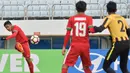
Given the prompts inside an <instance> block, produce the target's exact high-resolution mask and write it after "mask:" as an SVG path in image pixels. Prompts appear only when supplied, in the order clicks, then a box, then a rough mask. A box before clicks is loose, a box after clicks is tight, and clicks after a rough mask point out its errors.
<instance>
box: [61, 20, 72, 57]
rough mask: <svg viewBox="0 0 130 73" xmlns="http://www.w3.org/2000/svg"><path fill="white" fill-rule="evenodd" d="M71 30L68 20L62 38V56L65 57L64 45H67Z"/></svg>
mask: <svg viewBox="0 0 130 73" xmlns="http://www.w3.org/2000/svg"><path fill="white" fill-rule="evenodd" d="M71 29H72V23H71V20H70V19H69V21H68V25H67V32H66V35H65V38H64V44H63V48H62V55H65V52H66V45H67V43H68V41H69V38H70V33H71Z"/></svg>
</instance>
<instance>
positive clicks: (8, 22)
mask: <svg viewBox="0 0 130 73" xmlns="http://www.w3.org/2000/svg"><path fill="white" fill-rule="evenodd" d="M6 25H12V23H11V22H10V21H9V20H8V21H6V22H5V23H4V26H6Z"/></svg>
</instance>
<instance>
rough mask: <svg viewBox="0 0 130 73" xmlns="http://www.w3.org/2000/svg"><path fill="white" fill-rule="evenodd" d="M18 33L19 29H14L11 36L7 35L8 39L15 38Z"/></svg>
mask: <svg viewBox="0 0 130 73" xmlns="http://www.w3.org/2000/svg"><path fill="white" fill-rule="evenodd" d="M17 34H18V30H13V34H12V35H10V36H8V37H6V40H9V39H12V38H15V37H16V35H17Z"/></svg>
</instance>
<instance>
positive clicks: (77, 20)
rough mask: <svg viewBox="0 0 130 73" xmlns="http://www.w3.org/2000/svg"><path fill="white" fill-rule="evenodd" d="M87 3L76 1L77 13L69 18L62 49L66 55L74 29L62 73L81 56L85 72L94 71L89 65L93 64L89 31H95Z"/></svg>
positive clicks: (65, 72)
mask: <svg viewBox="0 0 130 73" xmlns="http://www.w3.org/2000/svg"><path fill="white" fill-rule="evenodd" d="M86 6H87V4H86V3H85V2H84V1H79V2H78V3H76V10H77V14H76V15H75V16H72V17H70V18H69V21H68V25H67V32H66V36H65V39H64V45H63V49H62V55H65V51H66V45H67V42H68V40H69V37H70V33H71V30H73V31H72V42H71V45H70V48H69V50H68V52H67V54H66V56H65V59H64V62H63V66H62V73H67V72H68V67H70V66H74V64H75V63H76V60H77V59H78V57H79V56H80V58H81V60H82V64H83V69H84V72H85V73H92V72H91V70H90V68H89V66H91V60H90V54H89V49H90V44H89V34H88V33H89V32H91V33H93V32H94V28H93V27H92V22H93V21H92V17H91V16H87V15H85V13H84V12H85V11H86Z"/></svg>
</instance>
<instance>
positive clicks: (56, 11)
mask: <svg viewBox="0 0 130 73" xmlns="http://www.w3.org/2000/svg"><path fill="white" fill-rule="evenodd" d="M78 1H79V0H0V15H1V18H2V19H4V18H27V19H28V18H35V17H37V18H55V17H63V18H64V17H70V16H72V15H74V14H75V13H76V11H75V3H76V2H78ZM83 1H85V2H86V3H87V11H86V12H85V13H86V14H87V15H91V16H93V17H97V18H100V17H102V15H104V16H106V15H107V13H106V8H105V6H106V3H108V2H109V1H115V2H116V3H117V8H118V11H117V13H118V14H121V15H123V16H128V15H130V9H129V7H130V0H83Z"/></svg>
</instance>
